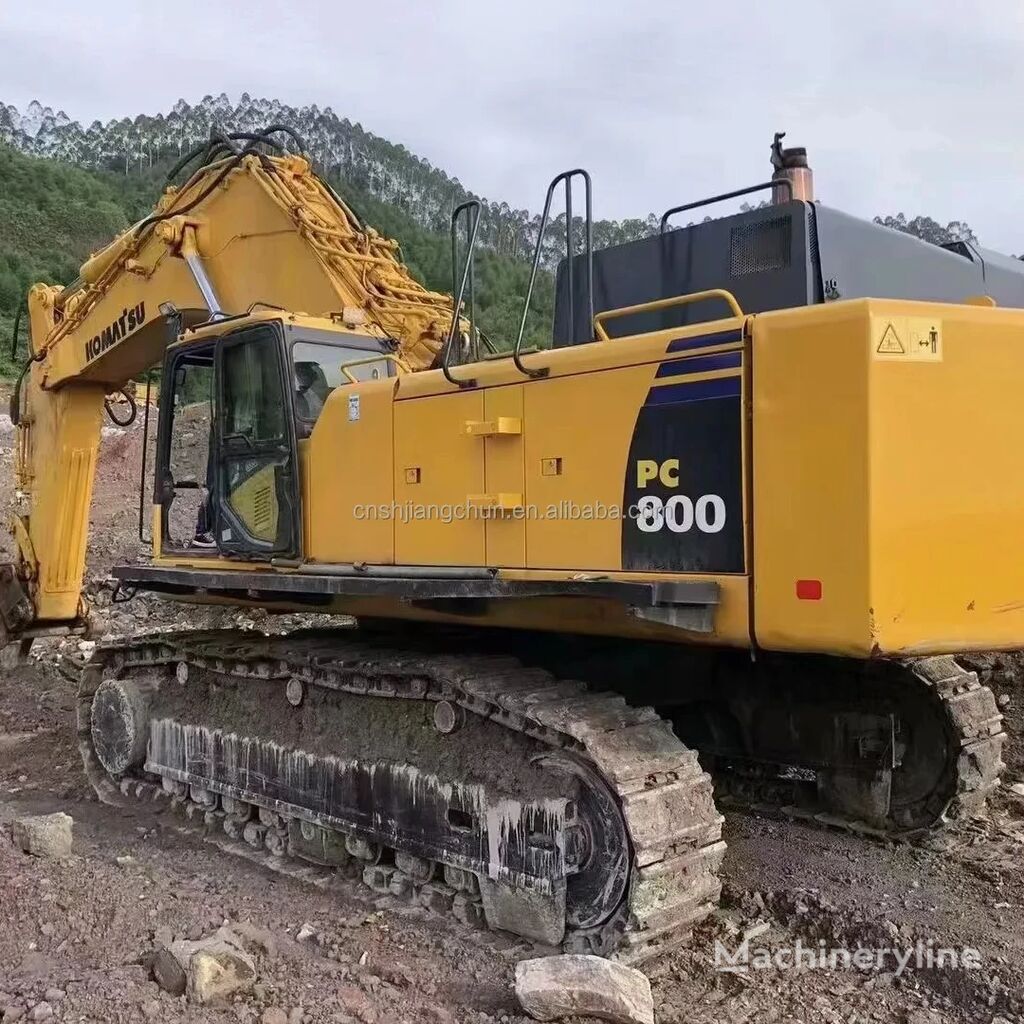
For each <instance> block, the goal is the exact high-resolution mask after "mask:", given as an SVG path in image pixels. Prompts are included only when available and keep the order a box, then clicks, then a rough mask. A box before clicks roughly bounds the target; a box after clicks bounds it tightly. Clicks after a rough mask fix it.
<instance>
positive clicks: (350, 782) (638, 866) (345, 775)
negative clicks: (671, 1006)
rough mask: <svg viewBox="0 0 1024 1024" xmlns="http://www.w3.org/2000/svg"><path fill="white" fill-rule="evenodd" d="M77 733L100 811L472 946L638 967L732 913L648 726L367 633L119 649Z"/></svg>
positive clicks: (658, 728) (566, 692)
mask: <svg viewBox="0 0 1024 1024" xmlns="http://www.w3.org/2000/svg"><path fill="white" fill-rule="evenodd" d="M97 694H99V697H97ZM78 732H79V746H80V749H81V751H82V755H83V760H84V763H85V766H86V770H87V772H88V775H89V777H90V780H91V782H92V784H93V786H94V787H95V788H96V791H97V793H98V794H99V795H100V797H101V798H102V799H104V800H106V801H109V802H115V803H122V802H124V801H125V800H127V799H131V798H133V797H134V798H143V799H146V800H147V801H152V802H157V803H161V804H164V805H167V804H170V805H171V806H173V807H176V808H179V809H180V810H182V811H183V812H184V813H185V814H186V815H187V816H188V817H189V818H190V819H192V820H194V821H202V823H203V825H204V827H206V828H207V829H208V830H209V831H211V832H212V833H216V834H217V835H218V836H219V837H220V838H219V841H220V842H221V843H222V844H224V845H227V846H228V847H229V848H231V849H234V850H236V851H238V850H243V851H245V852H246V854H247V855H249V856H253V855H255V856H258V857H261V858H266V857H267V856H268V855H269V857H270V858H271V860H272V861H274V862H275V863H276V864H277V865H278V866H283V865H286V864H288V863H289V862H291V861H292V859H294V858H299V859H300V860H299V861H297V862H296V863H297V864H298V865H301V863H302V862H303V861H305V862H311V863H313V864H316V865H318V867H315V868H314V867H309V868H301V871H300V873H302V872H305V874H306V875H310V877H313V876H315V877H318V878H322V877H324V872H328V873H330V871H331V870H333V871H341V872H342V873H346V874H359V875H360V876H361V877H362V879H363V881H364V882H365V883H366V884H368V885H369V886H370V887H371V888H372V889H374V890H375V891H377V892H385V891H386V892H390V893H392V894H394V895H396V896H400V897H403V898H409V899H415V900H417V901H419V902H420V903H422V904H424V905H426V906H428V907H430V908H432V909H434V910H437V911H440V912H450V913H452V914H453V915H454V916H455V917H457V918H458V919H459V920H461V921H462V922H463V923H465V924H468V925H471V926H489V927H493V928H501V929H504V930H508V931H512V932H516V933H519V934H522V935H525V936H527V937H530V938H533V939H537V940H540V941H544V942H547V943H551V944H561V945H562V946H563V948H565V949H566V950H570V951H576V952H596V953H599V954H601V955H605V956H615V957H617V958H619V959H622V960H627V961H630V962H636V961H641V960H644V959H646V958H648V957H651V956H654V955H657V954H659V953H661V952H663V951H665V950H666V949H668V948H670V947H672V946H674V945H676V944H678V943H680V942H682V941H685V939H686V938H687V937H688V935H689V932H690V930H691V928H692V926H693V925H694V924H695V923H696V922H698V921H699V920H701V919H702V918H704V917H705V916H706V915H707V914H708V913H710V911H711V910H712V909H713V907H714V906H715V904H716V902H717V899H718V895H719V891H720V883H719V881H718V868H719V865H720V864H721V860H722V856H723V854H724V850H725V844H724V843H723V842H722V841H721V822H722V819H721V817H720V815H719V814H718V812H717V811H716V809H715V807H714V802H713V798H712V791H711V781H710V779H709V777H708V776H707V775H706V774H705V773H704V772H703V771H702V770H701V768H700V766H699V764H698V763H697V758H696V755H695V754H694V753H693V752H692V751H690V750H689V749H687V748H686V747H685V746H684V745H683V744H682V743H681V742H680V741H679V740H678V739H677V738H676V736H675V735H674V734H673V732H672V729H671V727H670V726H669V725H668V724H667V723H666V722H665V721H663V720H662V719H660V718H659V717H658V716H657V715H656V714H655V713H654V712H653V711H652V710H651V709H650V708H634V707H631V706H629V705H628V704H627V703H626V702H625V700H624V699H623V698H622V697H620V696H618V695H616V694H613V693H591V692H588V691H587V689H586V687H585V686H584V684H582V683H579V682H572V681H559V680H556V679H555V678H554V677H553V676H552V675H551V674H550V673H549V672H546V671H544V670H542V669H525V668H523V667H522V666H521V665H520V664H519V663H518V662H517V661H516V660H515V659H513V658H509V657H505V656H500V655H467V656H455V655H451V654H439V653H437V652H436V651H431V650H429V649H426V648H424V647H422V646H420V647H415V646H414V647H412V648H410V649H405V650H400V649H396V648H395V647H394V646H392V645H391V644H390V643H388V642H385V641H383V640H381V639H374V638H369V639H368V638H365V637H362V636H361V635H360V634H359V633H357V632H354V631H353V632H352V633H350V634H346V633H345V632H341V631H339V632H333V633H327V634H291V635H289V636H287V637H276V638H275V637H265V636H263V635H261V634H256V635H253V634H245V633H239V632H237V631H223V632H215V633H183V634H166V635H160V636H154V637H152V638H150V639H149V640H146V641H142V642H131V641H125V642H114V643H110V644H106V645H103V646H101V647H99V648H98V649H97V650H96V652H95V653H94V656H93V659H92V660H91V661H90V662H89V663H88V665H87V667H86V668H85V670H84V671H83V674H82V683H81V690H80V697H79V727H78ZM97 740H98V741H99V742H98V743H97ZM104 764H105V765H106V766H107V768H110V767H111V766H113V767H114V768H115V771H114V772H113V773H111V772H109V771H108V770H106V768H105V767H104ZM294 870H299V868H298V867H296V868H295V869H294Z"/></svg>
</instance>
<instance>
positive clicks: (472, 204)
mask: <svg viewBox="0 0 1024 1024" xmlns="http://www.w3.org/2000/svg"><path fill="white" fill-rule="evenodd" d="M463 214H464V215H465V216H464V217H463ZM460 219H463V220H465V224H466V258H465V260H464V261H463V264H462V278H461V280H460V282H459V288H458V293H457V294H456V291H455V282H456V280H457V279H458V278H459V272H458V262H459V221H460ZM479 227H480V203H479V201H478V200H476V199H467V200H466V202H464V203H459V205H458V206H456V207H455V209H454V210H452V220H451V231H452V293H453V294H456V298H455V302H454V305H453V307H452V323H451V327H450V328H449V330H448V339H447V340H446V341H445V344H444V353H443V355H442V357H441V372H442V373H443V374H444V376H445V380H447V381H448V382H449V383H450V384H456V385H458V386H459V387H460V388H472V387H475V386H476V379H475V378H472V377H465V378H461V379H460V378H458V377H456V376H454V374H453V373H452V371H451V362H452V353H453V351H454V349H455V346H456V339H457V338H458V337H459V326H460V321H461V319H462V303H463V300H464V299H465V298H466V288H467V285H468V288H469V301H468V302H467V304H466V305H467V312H468V314H469V316H468V319H469V344H470V346H474V347H476V351H475V355H476V357H479V354H480V353H479V349H478V342H477V341H475V340H474V338H475V336H476V270H475V261H474V258H473V256H474V250H475V249H476V239H477V229H478V228H479Z"/></svg>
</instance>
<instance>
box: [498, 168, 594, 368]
mask: <svg viewBox="0 0 1024 1024" xmlns="http://www.w3.org/2000/svg"><path fill="white" fill-rule="evenodd" d="M577 176H578V177H581V178H582V179H583V192H584V196H585V200H584V201H585V203H586V210H587V216H586V257H587V314H588V316H587V323H588V324H592V323H593V321H594V213H593V203H592V191H593V189H592V185H591V181H590V175H589V174H588V173H587V172H586V171H585V170H584V169H583V168H582V167H576V168H574V169H573V170H571V171H562V173H561V174H558V175H556V176H555V177H554V178H552V179H551V184H550V185H548V194H547V197H546V198H545V200H544V212H543V214H542V215H541V218H540V229H539V230H538V232H537V245H536V246H535V248H534V250H533V266H532V268H531V269H530V283H529V285H528V286H527V288H526V298H525V299H524V301H523V318H522V320H521V321H520V322H519V336H518V337H517V338H516V344H515V348H514V349H513V350H512V362H513V363H515V367H516V369H517V370H518V371H519V372H520V373H521V374H523V375H524V376H526V377H546V376H547V375H548V373H549V372H550V368H549V367H547V366H540V367H537V368H536V369H533V370H531V369H529V368H528V367H526V366H523V361H522V359H521V358H520V352H521V351H522V347H523V335H524V334H525V333H526V320H527V317H528V316H529V315H530V300H531V299H532V298H533V286H534V283H535V282H536V280H537V268H538V267H539V266H540V254H541V250H542V249H543V248H544V232H545V230H546V229H547V226H548V217H549V216H550V214H551V199H552V197H553V196H554V194H555V187H556V186H557V185H558V183H559V182H560V181H564V182H565V273H566V281H567V285H568V288H567V290H568V294H569V337H570V338H571V339H572V344H575V343H576V303H575V301H574V296H573V290H572V263H573V249H574V248H575V242H576V238H575V233H574V231H573V223H572V179H573V178H575V177H577Z"/></svg>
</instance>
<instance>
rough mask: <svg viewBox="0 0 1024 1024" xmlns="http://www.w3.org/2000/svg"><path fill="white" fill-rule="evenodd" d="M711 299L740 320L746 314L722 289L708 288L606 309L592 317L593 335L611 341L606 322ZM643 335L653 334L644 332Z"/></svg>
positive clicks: (729, 294) (728, 293) (733, 297)
mask: <svg viewBox="0 0 1024 1024" xmlns="http://www.w3.org/2000/svg"><path fill="white" fill-rule="evenodd" d="M712 299H720V300H721V301H722V302H724V303H725V304H726V305H727V306H728V307H729V310H730V312H731V313H732V315H733V316H734V317H735V318H736V319H737V320H741V319H742V318H743V317H744V316H745V315H746V314H744V312H743V310H742V309H741V308H740V304H739V303H738V302H737V301H736V296H735V295H733V293H732V292H728V291H726V290H725V289H724V288H709V289H707V291H703V292H691V293H690V294H689V295H673V296H672V298H670V299H655V300H654V301H653V302H641V303H639V304H638V305H636V306H620V307H619V308H618V309H606V310H604V311H603V312H601V313H598V314H597V316H595V317H594V333H595V334H596V335H597V338H598V340H599V341H611V336H610V335H609V334H608V332H607V331H606V330H605V328H604V322H605V321H606V320H615V319H618V318H619V317H623V316H633V315H634V314H636V313H657V312H658V311H659V310H662V309H670V308H671V307H673V306H687V305H691V304H692V303H694V302H706V301H709V300H712ZM644 333H645V334H650V333H653V332H650V331H645V332H644Z"/></svg>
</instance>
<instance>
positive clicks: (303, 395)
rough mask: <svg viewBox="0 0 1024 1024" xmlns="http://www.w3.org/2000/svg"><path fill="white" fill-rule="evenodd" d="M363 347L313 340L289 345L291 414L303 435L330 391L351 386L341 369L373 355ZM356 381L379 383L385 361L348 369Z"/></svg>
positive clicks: (378, 360)
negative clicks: (291, 395)
mask: <svg viewBox="0 0 1024 1024" xmlns="http://www.w3.org/2000/svg"><path fill="white" fill-rule="evenodd" d="M373 355H374V353H373V352H372V351H367V350H366V349H364V348H349V347H347V346H345V345H328V344H323V343H321V342H316V341H297V342H295V343H294V344H293V345H292V368H293V377H294V386H295V415H296V417H297V419H298V420H299V424H300V427H304V428H305V430H304V431H303V432H304V433H308V432H309V431H310V430H312V428H313V425H314V424H315V423H316V421H317V419H318V418H319V416H320V412H321V410H322V409H323V407H324V404H325V403H326V401H327V399H328V398H329V397H330V396H331V392H332V391H334V389H335V388H336V387H339V386H340V385H342V384H348V383H351V381H350V378H349V377H348V375H347V374H346V373H345V371H344V370H343V369H342V368H343V367H346V364H350V363H356V362H359V361H361V360H363V359H367V358H368V357H371V356H373ZM347 369H348V373H350V374H351V375H352V376H353V377H355V378H356V380H379V379H380V378H381V377H386V376H387V375H388V361H387V360H386V359H374V360H373V361H372V362H365V363H364V362H359V365H358V366H355V365H353V366H348V367H347Z"/></svg>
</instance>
